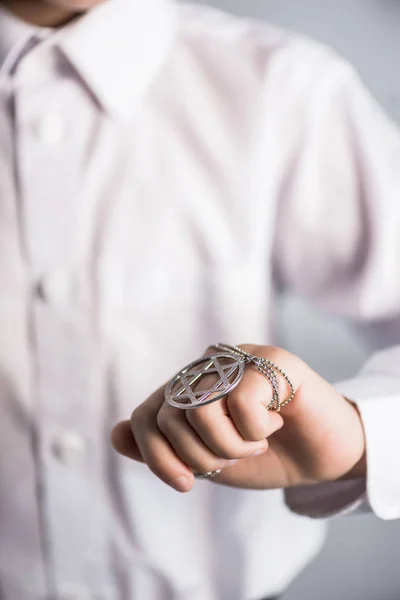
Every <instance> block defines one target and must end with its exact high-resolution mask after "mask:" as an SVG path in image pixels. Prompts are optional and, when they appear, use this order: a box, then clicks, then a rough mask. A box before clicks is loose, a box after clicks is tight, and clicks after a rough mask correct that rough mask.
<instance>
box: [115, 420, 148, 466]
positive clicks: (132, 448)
mask: <svg viewBox="0 0 400 600" xmlns="http://www.w3.org/2000/svg"><path fill="white" fill-rule="evenodd" d="M111 443H112V445H113V446H114V449H115V450H116V451H117V452H119V454H122V456H126V457H127V458H132V459H133V460H137V461H139V462H144V461H143V458H142V455H141V454H140V451H139V448H138V446H137V444H136V441H135V438H134V437H133V433H132V430H131V424H130V421H121V422H120V423H118V424H117V425H115V427H114V428H113V430H112V432H111Z"/></svg>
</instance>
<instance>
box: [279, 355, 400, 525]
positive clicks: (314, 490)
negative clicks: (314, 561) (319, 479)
mask: <svg viewBox="0 0 400 600" xmlns="http://www.w3.org/2000/svg"><path fill="white" fill-rule="evenodd" d="M335 387H336V389H337V390H338V391H339V392H340V393H341V394H343V395H344V396H345V397H346V398H349V399H350V400H351V401H353V402H354V403H355V404H356V405H357V407H358V410H359V412H360V415H361V418H362V421H363V425H364V430H365V438H366V447H367V478H366V480H363V479H358V480H352V481H336V482H329V483H324V484H320V485H316V486H307V487H299V488H291V489H289V490H286V492H285V499H286V503H287V505H288V507H289V508H290V509H291V510H292V511H293V512H295V513H297V514H301V515H304V516H308V517H312V518H326V517H332V516H335V515H344V514H355V513H364V512H372V513H374V514H375V515H376V516H377V517H379V518H381V519H385V520H390V519H398V518H400V347H396V348H392V349H390V350H389V351H388V350H386V351H384V352H380V353H379V354H377V355H375V356H374V357H373V358H372V359H371V360H370V361H369V362H368V363H367V364H366V366H365V367H364V368H363V369H362V371H361V372H360V373H359V375H358V377H356V378H355V379H352V380H350V381H346V382H343V383H340V384H338V385H336V386H335Z"/></svg>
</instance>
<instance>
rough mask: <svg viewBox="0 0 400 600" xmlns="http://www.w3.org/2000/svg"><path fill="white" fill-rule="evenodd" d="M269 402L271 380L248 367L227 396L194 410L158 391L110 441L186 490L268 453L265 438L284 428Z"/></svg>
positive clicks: (276, 359)
mask: <svg viewBox="0 0 400 600" xmlns="http://www.w3.org/2000/svg"><path fill="white" fill-rule="evenodd" d="M244 349H246V350H247V351H249V352H251V353H253V354H256V355H258V356H263V354H262V352H264V355H265V354H267V356H266V358H269V359H270V360H273V361H274V362H276V363H277V364H281V363H280V360H281V357H280V356H270V355H271V349H268V348H257V347H244ZM286 354H288V353H286ZM288 356H289V355H288ZM282 367H283V368H285V369H288V367H287V366H286V364H282ZM288 371H289V372H290V370H289V369H288ZM209 377H212V376H211V375H210V376H207V377H206V378H205V379H204V381H203V382H201V383H200V385H202V386H205V388H204V389H208V387H211V385H210V383H212V382H210V379H209ZM282 393H283V394H284V393H285V390H283V391H282ZM271 398H272V390H271V385H270V382H269V381H268V379H267V378H266V377H265V376H264V375H262V374H261V373H259V372H258V371H257V369H256V368H254V367H252V366H247V367H246V369H245V372H244V375H243V378H242V380H241V382H240V383H239V385H238V386H237V387H236V388H235V389H234V390H233V391H232V392H231V394H230V395H229V396H228V397H227V398H224V399H222V400H220V401H218V402H214V403H212V404H208V405H204V406H200V407H197V408H196V409H194V410H186V411H184V410H179V409H176V408H173V407H171V406H170V405H168V404H167V403H166V402H165V400H164V388H162V389H160V390H158V391H157V392H156V393H155V394H153V395H152V396H151V397H150V398H149V399H148V400H146V401H145V402H144V403H143V404H142V405H141V406H139V407H138V408H137V409H136V410H135V411H134V412H133V414H132V417H131V421H130V423H129V422H127V421H125V422H122V423H120V424H118V425H117V426H116V427H115V428H114V430H113V433H112V442H113V445H114V447H115V448H116V450H117V451H118V452H120V453H121V454H123V455H124V456H128V457H129V458H133V459H135V460H140V461H143V462H145V463H146V464H147V465H148V467H149V468H150V469H151V470H152V471H153V473H155V474H156V475H157V476H158V477H159V478H160V479H161V480H162V481H164V482H165V483H167V484H168V485H170V486H172V487H173V488H174V489H176V490H178V491H182V492H185V491H189V490H190V489H191V487H192V486H193V483H194V473H206V472H208V471H216V470H219V469H225V468H226V467H228V466H231V465H232V464H233V463H234V462H236V461H237V460H239V459H243V458H245V459H247V458H249V457H252V456H256V455H259V454H261V453H263V452H265V451H266V450H267V448H268V441H267V438H268V437H269V436H271V435H272V434H273V433H274V432H276V431H277V430H278V429H280V428H281V427H282V425H283V419H282V417H281V416H280V415H279V414H278V413H276V412H273V411H268V410H267V407H268V405H269V404H270V402H271ZM217 480H218V478H217Z"/></svg>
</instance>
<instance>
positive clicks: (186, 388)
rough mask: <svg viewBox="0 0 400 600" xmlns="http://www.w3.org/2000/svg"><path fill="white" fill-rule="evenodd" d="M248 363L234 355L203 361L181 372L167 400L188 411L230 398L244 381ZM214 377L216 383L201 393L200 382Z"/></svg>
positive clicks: (174, 381) (170, 388)
mask: <svg viewBox="0 0 400 600" xmlns="http://www.w3.org/2000/svg"><path fill="white" fill-rule="evenodd" d="M244 367H245V361H244V360H243V358H242V357H240V356H238V355H235V354H233V353H231V352H229V353H227V352H220V353H216V354H212V355H211V356H206V357H204V358H199V359H198V360H195V361H194V362H192V363H190V365H187V366H186V367H185V368H184V369H182V370H181V371H179V373H178V374H177V375H175V377H173V378H172V379H171V381H170V382H169V383H168V385H167V387H166V390H165V399H166V401H167V402H168V404H170V405H171V406H173V407H175V408H180V409H184V410H189V409H192V408H198V407H199V406H203V405H205V404H210V403H211V402H216V401H217V400H220V399H221V398H223V397H224V396H227V395H228V394H229V393H230V392H231V391H232V390H233V389H235V387H236V386H237V385H238V384H239V382H240V380H241V379H242V377H243V373H244ZM209 376H213V377H214V378H215V383H214V384H213V385H211V387H208V388H206V389H198V386H199V384H200V382H201V381H202V380H203V379H204V378H205V377H209Z"/></svg>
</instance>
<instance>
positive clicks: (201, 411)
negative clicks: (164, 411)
mask: <svg viewBox="0 0 400 600" xmlns="http://www.w3.org/2000/svg"><path fill="white" fill-rule="evenodd" d="M186 419H187V420H188V422H189V423H190V425H192V426H193V427H194V428H196V427H201V428H203V427H207V426H208V424H209V422H210V418H209V414H208V411H207V410H206V409H205V407H203V408H196V409H190V410H187V411H186Z"/></svg>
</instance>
